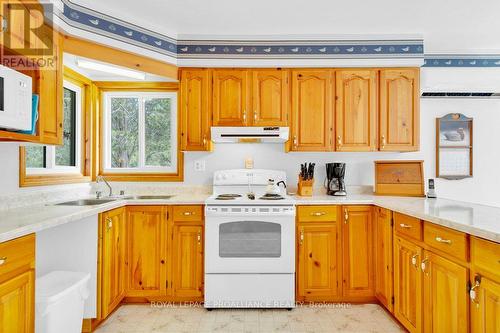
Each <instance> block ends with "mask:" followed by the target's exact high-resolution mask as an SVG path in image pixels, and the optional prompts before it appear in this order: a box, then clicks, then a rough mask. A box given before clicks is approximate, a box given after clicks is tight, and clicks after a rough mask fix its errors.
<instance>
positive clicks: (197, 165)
mask: <svg viewBox="0 0 500 333" xmlns="http://www.w3.org/2000/svg"><path fill="white" fill-rule="evenodd" d="M194 170H195V171H205V160H198V161H195V162H194Z"/></svg>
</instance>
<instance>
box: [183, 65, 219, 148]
mask: <svg viewBox="0 0 500 333" xmlns="http://www.w3.org/2000/svg"><path fill="white" fill-rule="evenodd" d="M180 89H181V118H182V120H181V122H182V130H181V149H182V150H187V151H206V150H210V149H211V144H210V126H211V123H212V114H211V111H212V110H211V101H212V98H211V94H212V75H211V71H210V70H208V69H198V68H194V69H183V70H182V72H181V88H180Z"/></svg>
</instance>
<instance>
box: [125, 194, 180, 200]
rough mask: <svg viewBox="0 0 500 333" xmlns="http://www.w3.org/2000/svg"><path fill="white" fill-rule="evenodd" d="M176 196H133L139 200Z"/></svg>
mask: <svg viewBox="0 0 500 333" xmlns="http://www.w3.org/2000/svg"><path fill="white" fill-rule="evenodd" d="M172 197H174V195H136V196H134V197H133V199H138V200H141V199H143V200H147V199H150V200H151V199H160V200H161V199H170V198H172Z"/></svg>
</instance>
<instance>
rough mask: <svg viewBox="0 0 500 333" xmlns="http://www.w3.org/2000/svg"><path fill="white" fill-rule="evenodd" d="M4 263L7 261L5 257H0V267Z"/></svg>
mask: <svg viewBox="0 0 500 333" xmlns="http://www.w3.org/2000/svg"><path fill="white" fill-rule="evenodd" d="M6 261H7V257H1V258H0V265H3V264H5V262H6Z"/></svg>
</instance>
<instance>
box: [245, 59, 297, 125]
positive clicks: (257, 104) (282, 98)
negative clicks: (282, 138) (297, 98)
mask: <svg viewBox="0 0 500 333" xmlns="http://www.w3.org/2000/svg"><path fill="white" fill-rule="evenodd" d="M288 104H289V103H288V71H287V70H282V69H262V70H253V71H252V110H251V115H250V116H251V120H252V122H251V123H252V126H287V124H288Z"/></svg>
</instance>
